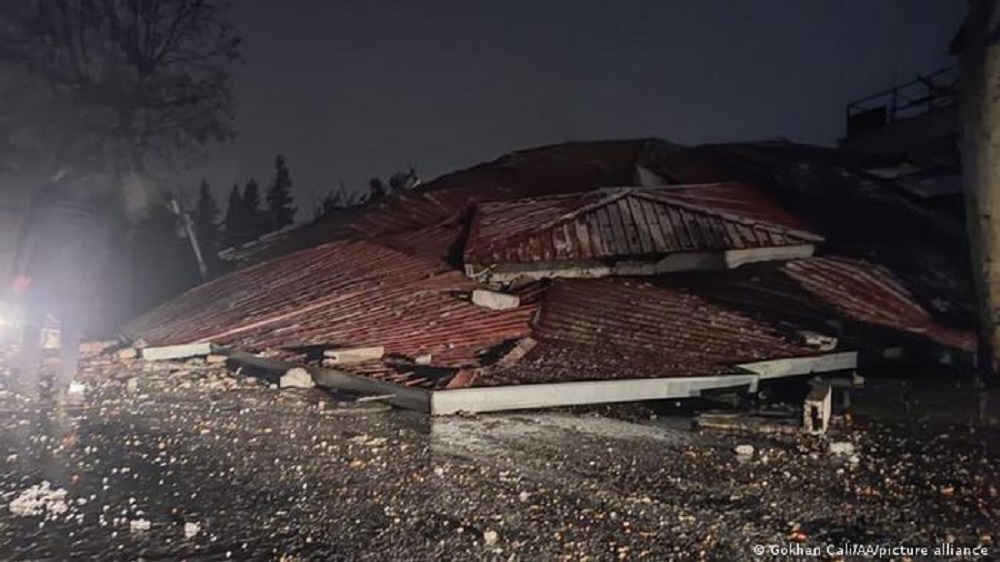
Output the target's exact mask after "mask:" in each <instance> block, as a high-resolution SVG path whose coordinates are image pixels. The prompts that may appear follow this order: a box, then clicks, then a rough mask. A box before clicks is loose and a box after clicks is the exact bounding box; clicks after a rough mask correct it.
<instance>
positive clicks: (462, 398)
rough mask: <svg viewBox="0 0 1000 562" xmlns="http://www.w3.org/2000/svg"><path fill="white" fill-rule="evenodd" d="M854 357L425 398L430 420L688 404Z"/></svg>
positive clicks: (852, 363) (843, 364)
mask: <svg viewBox="0 0 1000 562" xmlns="http://www.w3.org/2000/svg"><path fill="white" fill-rule="evenodd" d="M856 366H857V352H854V351H847V352H842V353H832V354H827V355H817V356H811V357H792V358H788V359H776V360H771V361H757V362H753V363H745V364H741V365H738V367H740V368H742V369H744V370H746V371H749V372H747V373H737V374H728V375H715V376H698V377H671V378H655V379H625V380H602V381H575V382H561V383H547V384H522V385H510V386H489V387H472V388H456V389H448V390H436V391H434V392H433V394H432V395H431V397H430V399H431V403H430V411H431V414H434V415H448V414H454V413H457V412H462V411H465V412H495V411H502V410H524V409H532V408H548V407H555V406H576V405H583V404H606V403H612V402H634V401H639V400H666V399H675V398H694V397H697V396H701V393H702V392H703V391H706V390H712V389H720V388H738V387H747V388H748V390H749V391H750V392H756V391H757V386H758V383H759V382H760V381H761V380H764V379H771V378H780V377H794V376H801V375H808V374H810V373H823V372H830V371H841V370H845V369H854V368H855V367H856Z"/></svg>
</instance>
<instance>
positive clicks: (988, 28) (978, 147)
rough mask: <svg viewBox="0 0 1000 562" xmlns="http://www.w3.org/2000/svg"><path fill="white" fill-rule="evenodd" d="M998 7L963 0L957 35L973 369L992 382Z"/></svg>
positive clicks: (991, 0) (999, 176)
mask: <svg viewBox="0 0 1000 562" xmlns="http://www.w3.org/2000/svg"><path fill="white" fill-rule="evenodd" d="M998 31H1000V10H998V9H997V0H969V15H968V17H967V18H966V20H965V25H964V28H963V30H962V35H961V37H960V44H959V45H957V47H958V54H959V57H960V59H961V75H960V83H959V87H960V99H959V111H960V116H961V153H962V176H963V183H964V185H963V188H964V190H965V201H966V223H967V225H968V231H969V247H970V249H971V251H972V266H973V277H974V281H975V285H976V297H977V299H976V300H977V303H976V304H977V310H978V312H979V323H980V328H979V347H978V367H979V370H980V372H981V373H982V374H983V375H985V376H986V378H987V380H988V381H990V382H991V383H996V382H997V381H996V376H995V375H996V374H997V364H998V361H997V354H998V352H1000V254H998V252H1000V44H998V42H1000V38H998Z"/></svg>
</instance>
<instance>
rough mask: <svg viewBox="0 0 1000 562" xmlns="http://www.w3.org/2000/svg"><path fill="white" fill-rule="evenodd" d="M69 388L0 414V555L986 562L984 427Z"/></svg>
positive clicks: (988, 486)
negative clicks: (813, 553)
mask: <svg viewBox="0 0 1000 562" xmlns="http://www.w3.org/2000/svg"><path fill="white" fill-rule="evenodd" d="M150 369H154V370H151V371H150ZM82 378H83V380H84V381H85V383H86V386H87V392H86V398H85V399H84V400H83V401H82V402H81V403H80V404H75V405H70V406H68V407H65V408H62V409H56V410H51V409H46V408H40V409H31V408H25V407H24V406H23V405H20V404H18V403H16V402H14V401H13V400H12V399H11V398H10V397H6V398H3V399H0V427H3V428H4V429H3V431H2V433H0V558H3V559H5V560H6V559H11V560H227V559H230V560H285V561H290V560H378V561H383V560H618V559H629V560H631V559H645V560H669V559H699V558H703V559H713V560H745V559H761V557H758V556H756V555H755V554H754V550H753V547H754V546H755V545H772V546H780V547H782V548H790V547H789V545H798V546H805V547H816V546H822V545H827V544H832V545H842V544H845V543H849V542H850V543H859V544H883V545H890V546H892V545H916V546H927V547H931V548H934V547H935V546H939V545H940V544H942V543H948V544H950V545H952V546H953V547H957V548H972V547H976V546H979V547H982V548H986V549H988V552H989V554H987V555H986V556H984V557H980V556H976V555H972V556H951V557H948V556H945V557H938V558H934V559H940V560H947V559H977V558H983V559H996V558H1000V555H998V554H997V551H996V550H995V548H997V547H996V546H994V544H993V541H995V540H997V537H1000V534H998V533H1000V530H998V529H1000V523H998V522H1000V433H998V431H997V429H996V428H990V427H978V428H977V427H972V426H967V425H956V424H950V423H945V422H932V421H926V422H924V421H920V422H913V423H893V422H887V421H876V420H875V419H868V418H865V417H855V418H854V420H853V422H852V423H851V424H850V425H849V426H844V427H841V428H839V429H837V431H836V432H835V433H834V434H833V435H831V436H830V438H829V441H834V442H838V443H850V445H851V447H852V448H853V451H845V452H844V453H843V454H840V455H834V454H831V453H830V452H829V448H830V443H829V442H828V440H826V439H823V438H818V437H806V436H801V435H794V436H788V435H785V436H770V437H768V436H746V435H744V436H740V435H726V434H717V433H707V432H702V433H698V432H694V431H691V430H690V429H688V428H687V423H686V421H685V420H683V419H681V420H678V419H671V420H667V421H664V420H663V419H662V418H659V419H649V418H650V416H649V415H648V412H647V411H645V410H642V409H628V408H625V409H598V411H597V412H596V413H595V412H593V411H592V412H589V413H582V412H575V413H571V412H557V413H523V414H505V415H495V416H477V417H471V418H465V417H456V418H448V419H435V420H432V419H429V418H427V417H425V416H423V415H420V414H416V413H412V412H406V411H400V410H390V409H387V408H384V407H380V406H378V405H375V404H362V405H359V404H356V403H338V402H337V400H331V399H328V398H326V397H325V395H324V394H323V393H322V392H321V391H318V390H295V391H278V390H277V389H273V388H269V387H268V385H267V384H264V383H258V382H256V381H253V380H251V379H245V378H242V377H232V376H227V375H226V374H224V372H223V371H222V370H221V369H220V368H218V367H216V366H208V365H198V364H196V362H195V363H191V364H183V365H173V366H170V365H163V366H160V367H153V368H150V367H143V366H142V365H141V364H140V363H134V364H132V365H129V366H126V365H120V364H117V363H110V364H108V363H107V362H106V364H104V365H97V366H92V367H91V369H90V371H89V372H88V374H86V375H85V376H83V377H82ZM623 418H625V419H623ZM896 419H898V418H896ZM738 445H752V447H753V448H754V451H753V453H752V454H751V455H749V456H738V455H736V454H735V453H734V448H735V447H736V446H738ZM838 447H843V445H838ZM42 482H48V483H49V489H48V491H45V490H42V491H38V489H37V488H34V490H35V491H38V493H37V494H35V495H34V496H32V495H31V493H30V492H31V490H32V489H33V488H32V487H33V486H38V485H40V484H41V483H42ZM55 490H65V494H64V495H61V492H59V493H53V491H55ZM26 491H27V492H28V493H26ZM11 508H13V509H11ZM32 510H34V514H32ZM147 523H148V528H147ZM824 552H825V551H824ZM983 552H986V551H983V550H979V551H977V553H979V554H982V553H983ZM777 558H778V557H776V556H772V555H770V554H765V556H764V557H763V559H777ZM832 558H836V557H835V556H833V557H832ZM882 558H889V557H882ZM897 559H903V558H902V557H897ZM917 559H919V557H918V558H917Z"/></svg>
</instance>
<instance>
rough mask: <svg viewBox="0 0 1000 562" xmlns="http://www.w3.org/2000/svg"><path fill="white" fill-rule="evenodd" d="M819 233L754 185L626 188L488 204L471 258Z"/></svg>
mask: <svg viewBox="0 0 1000 562" xmlns="http://www.w3.org/2000/svg"><path fill="white" fill-rule="evenodd" d="M819 240H821V238H820V237H819V236H817V235H815V234H812V233H810V232H807V231H805V230H803V229H802V226H801V224H800V223H798V221H796V220H795V219H794V218H793V217H791V216H790V215H788V214H787V213H785V212H784V211H782V210H781V209H780V207H778V206H777V205H776V204H774V203H773V202H772V201H770V200H769V199H768V198H767V197H765V196H764V195H763V194H762V193H760V192H759V191H757V190H756V189H754V188H753V187H751V186H749V185H744V184H737V183H726V184H712V185H703V186H671V187H662V188H618V189H602V190H599V191H592V192H588V193H583V194H574V195H565V196H558V197H543V198H536V199H520V200H516V201H511V202H499V203H486V204H483V205H480V207H479V209H478V212H477V214H476V216H475V217H474V218H473V223H472V226H471V230H470V236H469V242H468V244H467V246H466V251H465V259H466V261H467V262H470V263H475V264H481V265H494V264H498V263H529V262H537V261H542V262H548V261H573V260H594V259H605V258H622V257H637V256H662V255H665V254H668V253H673V252H689V251H715V250H729V249H740V248H763V247H775V246H788V245H796V244H809V243H814V242H817V241H819Z"/></svg>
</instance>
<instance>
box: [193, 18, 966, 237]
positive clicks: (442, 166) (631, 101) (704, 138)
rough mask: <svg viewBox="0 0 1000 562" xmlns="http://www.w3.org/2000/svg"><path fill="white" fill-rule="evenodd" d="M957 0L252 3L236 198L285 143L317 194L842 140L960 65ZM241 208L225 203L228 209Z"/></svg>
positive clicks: (215, 177)
mask: <svg viewBox="0 0 1000 562" xmlns="http://www.w3.org/2000/svg"><path fill="white" fill-rule="evenodd" d="M964 10H965V2H960V1H958V0H882V1H876V0H844V1H834V0H697V1H696V0H684V1H681V0H649V1H646V0H624V1H612V0H604V1H594V0H503V1H493V2H487V1H476V0H466V1H429V0H409V1H372V0H357V1H333V0H331V1H323V0H284V1H281V2H279V1H276V0H239V1H237V2H234V6H233V13H232V16H233V20H234V23H235V24H236V26H237V28H238V30H239V32H240V33H241V34H242V35H243V37H244V58H245V61H244V62H243V63H242V64H241V65H240V66H239V68H238V69H237V70H236V95H237V98H238V103H239V107H238V113H237V122H236V125H237V128H238V134H239V137H238V139H237V140H236V141H235V142H234V143H233V144H231V145H229V146H225V147H222V148H217V149H213V150H212V151H211V153H210V160H209V161H208V163H207V164H206V165H204V166H202V167H199V168H198V169H196V170H195V171H194V172H193V174H192V177H193V178H194V177H196V178H200V177H202V176H205V177H207V178H208V180H209V181H210V182H211V183H212V184H213V185H214V186H215V187H216V190H217V191H218V192H219V193H220V195H222V194H224V193H225V191H226V190H227V189H228V187H229V186H230V185H232V183H233V182H234V181H239V182H240V183H243V182H245V181H246V180H247V179H248V178H249V177H250V176H251V175H253V176H256V177H257V179H258V180H259V181H261V182H262V183H266V182H267V181H269V180H270V177H271V175H272V169H273V168H272V166H273V160H274V156H275V154H276V153H277V152H282V153H284V154H285V156H286V158H287V160H288V164H289V167H290V169H291V172H292V176H293V180H294V181H295V195H296V197H297V198H298V199H299V203H300V207H302V208H303V211H301V212H300V216H299V218H308V217H307V215H308V212H309V210H310V208H311V201H312V197H313V194H315V193H320V192H325V191H326V189H328V188H329V187H332V186H335V185H337V184H338V182H339V181H341V180H343V181H345V182H346V183H347V184H348V185H351V186H356V187H362V186H364V185H365V184H366V183H367V179H368V178H370V177H372V176H376V175H377V176H382V177H385V176H387V175H389V174H390V173H392V172H394V171H398V170H401V169H404V168H405V167H406V165H407V164H413V165H414V166H415V167H416V168H417V169H418V171H419V174H420V176H421V177H422V178H423V179H425V180H429V179H432V178H433V177H435V176H437V175H440V174H442V173H445V172H448V171H451V170H453V169H457V168H462V167H466V166H470V165H473V164H476V163H478V162H481V161H484V160H489V159H492V158H494V157H496V156H498V155H500V154H502V153H504V152H508V151H511V150H515V149H519V148H527V147H531V146H536V145H540V144H549V143H556V142H563V141H568V140H586V139H605V138H631V137H643V136H653V135H655V136H659V137H662V138H665V139H669V140H673V141H677V142H681V143H701V142H714V141H727V140H754V139H767V138H776V137H785V138H788V139H791V140H796V141H801V142H809V143H817V144H833V143H835V142H836V139H837V138H838V137H839V136H841V135H842V133H843V127H844V107H845V104H846V102H848V101H850V100H852V99H855V98H857V97H860V96H863V95H866V94H869V93H873V92H875V91H877V90H879V89H882V88H886V87H889V86H891V85H892V84H893V83H894V82H895V83H903V82H906V81H909V80H911V79H912V78H913V77H914V76H916V75H917V74H920V73H927V72H930V71H932V70H935V69H937V68H940V67H943V66H947V65H950V64H952V63H953V61H952V60H951V59H950V58H949V57H947V56H946V55H945V50H946V48H947V43H948V41H949V39H950V38H951V35H952V34H953V33H954V31H955V30H956V29H957V27H958V25H959V22H960V20H961V18H962V16H963V13H964ZM223 201H224V200H223Z"/></svg>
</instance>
